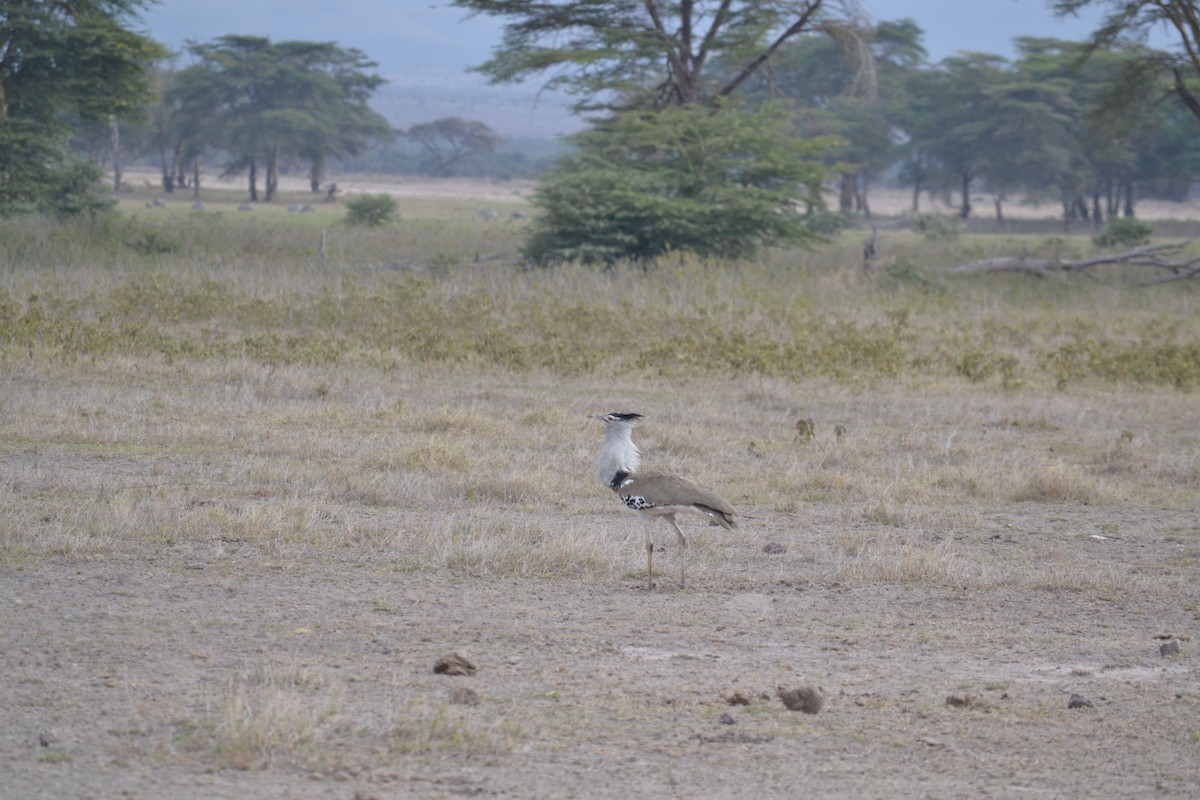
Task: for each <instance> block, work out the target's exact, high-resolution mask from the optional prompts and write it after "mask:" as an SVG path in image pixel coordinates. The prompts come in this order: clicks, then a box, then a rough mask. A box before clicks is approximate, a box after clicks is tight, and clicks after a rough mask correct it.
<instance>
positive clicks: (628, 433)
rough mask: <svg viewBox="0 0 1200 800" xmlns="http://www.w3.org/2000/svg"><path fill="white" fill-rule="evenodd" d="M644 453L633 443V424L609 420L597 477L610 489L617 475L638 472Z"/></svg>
mask: <svg viewBox="0 0 1200 800" xmlns="http://www.w3.org/2000/svg"><path fill="white" fill-rule="evenodd" d="M641 460H642V454H641V453H639V452H638V449H637V445H636V444H634V443H633V424H632V423H629V422H624V421H620V422H609V423H608V424H607V425H605V431H604V447H603V448H601V450H600V457H599V458H598V459H596V479H597V480H599V481H600V482H601V483H603V484H604V485H605V486H607V487H609V488H610V489H615V488H617V487H616V486H614V485H613V482H614V480H615V479H616V477H617V475H618V474H620V473H622V472H624V473H626V474H633V473H634V472H637V468H638V465H639V464H640V463H641Z"/></svg>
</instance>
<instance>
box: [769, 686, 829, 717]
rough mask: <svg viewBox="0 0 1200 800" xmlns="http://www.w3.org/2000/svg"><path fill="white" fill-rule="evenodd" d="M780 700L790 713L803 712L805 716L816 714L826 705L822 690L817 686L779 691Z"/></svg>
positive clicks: (781, 689) (781, 688)
mask: <svg viewBox="0 0 1200 800" xmlns="http://www.w3.org/2000/svg"><path fill="white" fill-rule="evenodd" d="M778 694H779V699H780V700H782V701H783V705H784V706H785V707H786V708H787V709H788V710H789V711H803V712H804V713H805V714H816V713H817V712H818V711H820V710H821V706H823V705H824V704H825V698H824V696H822V694H821V690H820V689H818V688H816V687H815V686H801V687H799V688H798V689H784V688H783V687H782V686H781V687H779V689H778Z"/></svg>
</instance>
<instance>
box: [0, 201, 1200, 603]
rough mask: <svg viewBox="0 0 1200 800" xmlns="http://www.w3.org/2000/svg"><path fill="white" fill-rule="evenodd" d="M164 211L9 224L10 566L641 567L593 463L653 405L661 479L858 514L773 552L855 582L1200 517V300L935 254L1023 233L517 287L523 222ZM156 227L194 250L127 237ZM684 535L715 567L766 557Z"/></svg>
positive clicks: (3, 539)
mask: <svg viewBox="0 0 1200 800" xmlns="http://www.w3.org/2000/svg"><path fill="white" fill-rule="evenodd" d="M321 211H322V213H321V214H318V215H315V217H314V219H316V218H318V217H319V218H321V219H324V217H326V216H328V214H326V213H325V212H326V211H327V209H322V210H321ZM171 213H173V212H171ZM169 216H170V215H169V214H167V216H164V217H162V218H161V219H160V218H158V217H153V216H145V215H139V216H137V217H133V218H127V219H125V220H123V221H122V222H121V223H120V224H119V226H118V229H117V231H116V234H115V236H114V235H113V233H112V232H111V231H109V232H107V233H104V232H99V233H96V232H88V231H71V230H69V229H67V230H63V229H58V228H54V227H52V226H46V227H39V226H38V225H31V226H27V227H25V228H21V229H15V228H14V229H12V230H10V231H9V232H10V233H12V234H13V237H12V238H13V247H12V248H9V249H8V250H7V251H6V254H5V255H4V256H3V257H0V361H2V363H3V364H4V366H5V369H6V377H5V383H4V391H3V393H0V512H2V515H0V558H3V559H5V560H8V561H14V560H22V559H37V558H42V557H46V556H51V555H53V556H63V557H69V558H86V557H101V556H103V557H120V556H125V555H145V554H151V553H157V554H162V553H167V554H172V553H182V554H186V556H187V557H189V558H218V559H221V558H236V557H257V558H271V559H294V558H300V557H312V556H313V554H330V553H336V554H339V556H340V557H347V556H349V557H362V558H367V557H370V558H373V559H378V558H385V559H388V560H390V561H391V562H392V563H394V564H395V566H396V567H397V568H400V569H405V570H427V569H436V570H445V571H449V572H452V573H456V574H463V575H475V576H481V577H489V578H490V577H497V576H520V577H533V576H539V577H545V578H550V579H554V578H568V577H583V578H587V579H591V580H611V579H613V578H614V577H621V576H626V575H636V574H637V572H638V571H639V570H640V569H641V548H640V547H639V546H638V545H637V541H636V540H637V537H638V535H639V532H638V529H637V523H636V521H635V520H632V519H630V518H628V517H626V516H622V514H621V509H619V508H617V507H615V506H614V505H613V504H612V503H611V498H610V497H607V496H606V494H605V493H604V492H603V490H602V489H600V488H599V487H597V486H595V485H594V482H593V481H592V479H591V477H590V474H591V460H592V458H593V456H594V452H595V448H596V445H597V443H598V439H599V430H597V429H596V426H595V425H594V424H591V423H589V422H588V421H587V420H586V419H585V418H584V414H585V413H586V412H592V411H596V410H603V409H610V408H634V409H637V410H639V411H642V412H643V413H646V414H647V415H648V417H649V420H648V423H647V424H646V426H645V427H644V428H643V430H642V432H641V438H640V441H641V443H642V445H643V447H644V449H645V452H646V454H647V464H648V465H655V466H667V467H670V468H674V469H678V470H680V471H683V472H685V473H689V474H691V475H693V476H694V477H696V478H697V479H699V480H701V481H702V482H708V483H714V482H720V483H721V485H722V486H723V487H724V488H723V491H724V492H725V493H726V494H727V495H728V496H729V497H730V499H732V500H733V501H734V502H735V504H737V505H739V506H742V507H749V508H751V509H753V510H754V511H753V513H754V515H755V516H756V517H757V520H751V522H752V523H754V522H756V521H761V523H762V524H763V526H764V527H765V528H766V529H767V530H765V531H764V532H762V533H761V534H760V533H758V532H756V530H755V525H754V524H750V525H748V526H747V534H746V535H747V536H748V537H749V538H748V539H747V541H750V542H754V541H755V537H756V536H760V535H761V536H763V537H767V536H770V535H772V533H771V530H773V529H783V528H786V527H787V525H788V524H790V523H786V522H785V521H788V520H792V519H796V520H803V519H805V518H808V517H811V515H812V514H813V512H814V511H821V510H835V511H836V519H833V520H831V521H830V522H829V523H828V524H827V525H826V526H824V527H823V528H821V529H819V530H818V531H816V532H812V533H806V532H805V531H804V529H803V527H802V526H801V527H799V528H797V529H796V530H795V531H788V530H781V533H787V534H788V537H789V538H790V541H791V542H792V543H793V544H795V545H796V546H798V547H799V546H802V547H803V549H804V550H805V552H806V553H807V556H806V557H807V558H809V559H811V562H810V563H812V564H814V565H815V566H816V568H817V569H818V572H819V573H820V574H824V575H827V576H829V577H830V579H833V580H839V581H849V582H856V583H861V582H871V581H884V582H900V583H905V582H940V583H945V584H948V585H950V584H957V583H964V582H965V583H971V582H975V583H977V584H979V585H981V586H990V585H996V584H998V583H1006V582H1007V583H1018V584H1027V583H1030V582H1038V581H1042V582H1044V580H1043V578H1027V577H1023V576H1022V573H1021V571H1020V569H1015V570H1014V569H1007V568H1005V569H998V568H994V567H993V566H992V565H990V564H989V563H988V558H987V557H983V559H982V562H981V556H980V554H979V553H978V552H976V551H975V550H974V549H973V544H972V542H971V541H967V540H964V539H963V535H964V532H970V531H977V530H983V529H987V528H988V527H989V525H990V524H991V523H990V521H989V520H990V518H991V517H992V516H994V515H995V514H997V513H1009V512H1014V510H1015V512H1019V513H1021V514H1023V515H1026V516H1033V517H1036V516H1038V515H1040V514H1043V513H1045V512H1044V511H1043V510H1044V509H1052V508H1086V509H1097V508H1099V509H1116V510H1124V509H1129V508H1133V509H1137V508H1151V507H1154V508H1166V509H1184V508H1189V507H1193V506H1194V501H1195V498H1196V496H1197V490H1198V488H1200V465H1198V462H1197V456H1196V453H1197V452H1200V447H1197V444H1198V442H1197V436H1198V434H1197V431H1196V430H1195V426H1194V423H1193V421H1192V420H1191V419H1190V417H1189V414H1188V413H1187V412H1188V408H1189V404H1188V403H1187V402H1186V401H1185V398H1186V397H1187V395H1186V394H1184V393H1182V392H1181V391H1180V389H1179V387H1183V388H1186V387H1187V386H1189V385H1191V381H1192V380H1193V377H1197V378H1200V360H1197V359H1195V358H1194V357H1193V355H1194V354H1193V350H1191V349H1188V348H1194V346H1195V343H1196V342H1197V341H1200V329H1198V328H1197V321H1196V320H1197V318H1198V315H1197V314H1196V313H1195V309H1196V299H1195V297H1194V293H1192V292H1191V291H1190V287H1186V288H1185V290H1183V291H1178V290H1164V291H1154V292H1131V291H1128V290H1122V289H1116V288H1112V287H1107V286H1088V287H1085V288H1080V287H1067V286H1046V285H1043V284H1039V285H1038V286H1036V287H1035V286H1033V285H1032V284H1031V283H1029V282H1027V281H1025V280H1023V279H1014V278H1003V279H986V280H979V281H977V282H973V283H967V282H959V283H951V282H950V281H949V280H948V279H946V278H945V276H944V275H939V270H940V269H941V268H943V267H944V266H946V265H949V264H952V263H955V262H957V261H960V260H964V259H967V258H976V257H983V256H986V255H989V254H991V253H993V252H996V251H1002V250H1004V249H1005V248H1009V247H1011V246H1012V244H1013V243H1012V242H1010V241H1007V240H1005V239H1002V238H999V237H990V238H989V237H974V238H968V239H964V240H961V241H960V242H958V243H954V244H952V245H946V244H944V243H943V244H939V243H930V242H926V241H924V240H922V239H920V238H918V237H916V236H915V235H912V234H905V233H898V234H894V235H891V236H889V237H888V248H889V250H888V254H887V258H889V259H891V260H892V262H894V263H895V264H900V263H904V264H908V265H909V266H910V267H912V265H913V264H920V265H921V266H920V268H919V269H917V268H916V267H913V268H911V269H910V268H907V267H906V268H905V269H903V270H892V271H891V272H887V271H885V273H886V274H883V275H877V276H868V275H863V274H862V273H861V270H858V269H851V268H848V267H847V266H846V264H847V263H853V260H854V258H855V257H856V256H855V254H856V252H857V248H858V247H859V243H858V242H857V240H856V239H854V238H853V237H847V238H845V239H843V240H839V241H838V242H835V243H833V244H831V245H829V246H827V247H825V248H823V249H821V250H820V251H818V252H814V253H786V252H775V253H770V254H767V255H766V256H764V258H763V259H762V260H761V261H760V262H756V263H753V264H739V265H731V266H730V265H715V264H704V263H697V262H696V261H695V260H692V259H688V258H678V259H672V260H667V261H665V262H663V263H662V264H659V265H658V266H657V268H656V269H654V270H653V271H651V272H642V271H641V270H640V269H638V268H636V267H629V266H626V267H622V268H620V269H617V270H615V271H612V272H602V271H597V270H590V269H583V268H580V267H566V268H563V269H559V270H555V271H535V272H522V271H520V270H515V269H513V268H511V267H508V266H502V265H496V264H492V263H490V262H483V263H474V262H473V259H474V254H475V253H476V252H478V251H479V250H480V248H482V247H484V246H485V245H486V246H488V247H492V248H495V247H500V248H504V247H509V246H514V245H515V244H516V243H517V242H518V238H517V235H518V231H517V230H516V229H515V228H514V226H505V227H495V226H492V227H489V225H488V224H487V223H485V222H483V221H481V220H479V219H478V218H477V217H475V216H474V215H473V214H472V213H470V209H469V208H467V209H466V210H465V211H464V210H463V209H454V208H451V207H449V206H447V207H445V208H443V209H442V213H441V219H440V221H439V219H426V220H422V221H421V222H419V223H414V224H409V225H402V226H399V227H398V228H396V229H394V230H390V231H375V232H362V234H361V236H360V234H359V233H357V232H356V234H355V239H354V242H353V245H352V247H353V248H356V249H345V250H337V249H336V248H335V249H334V250H333V252H332V255H331V263H329V264H326V265H324V266H320V265H317V264H316V263H314V262H313V261H312V260H311V259H309V258H307V257H302V253H303V252H304V249H305V248H306V247H308V244H311V242H309V243H308V244H305V242H307V241H308V240H307V239H305V238H304V237H305V236H306V235H307V233H309V232H311V231H315V230H316V229H317V228H318V227H320V226H319V225H317V224H316V223H314V222H313V220H312V219H303V220H300V219H295V220H293V219H289V218H285V217H284V216H283V215H274V216H273V217H271V218H270V219H257V218H256V220H250V219H247V218H244V217H238V216H236V215H234V216H233V217H232V218H229V217H227V216H222V215H221V214H220V213H214V214H210V215H199V216H197V215H192V216H188V217H186V219H187V222H186V223H184V222H183V219H184V218H183V217H182V216H180V217H179V219H175V218H174V217H171V218H170V220H168V217H169ZM177 216H179V215H177ZM268 216H270V215H268ZM435 216H436V215H435ZM171 220H173V224H171V225H167V224H166V222H167V221H171ZM320 221H321V220H320V219H318V220H317V222H320ZM328 221H329V220H325V222H328ZM310 229H311V230H310ZM298 232H299V233H298ZM151 233H153V236H151V237H150V240H149V241H159V239H161V237H166V236H171V237H175V238H176V239H178V241H179V243H180V245H181V247H180V249H179V250H178V251H173V252H170V253H162V254H158V255H157V256H153V257H149V256H146V255H145V254H144V253H141V251H137V250H136V249H134V250H131V248H130V245H129V241H130V240H131V237H133V240H134V241H135V243H137V242H139V241H142V240H141V239H139V238H138V237H145V236H149V235H150V234H151ZM460 234H461V235H460ZM89 237H90V238H89ZM156 237H158V238H156ZM334 240H335V241H337V240H338V235H335V237H334ZM1028 245H1030V243H1029V242H1028V241H1025V242H1023V244H1022V246H1028ZM347 246H348V247H350V246H351V244H350V242H347ZM1032 246H1034V248H1035V249H1036V248H1037V247H1039V246H1043V245H1041V244H1038V243H1036V242H1035V243H1033V245H1032ZM1044 246H1045V247H1051V246H1052V247H1068V246H1069V247H1078V248H1086V247H1088V246H1089V245H1087V244H1086V240H1083V241H1082V242H1080V241H1072V240H1063V241H1058V242H1054V243H1049V244H1044ZM223 248H224V249H223ZM446 248H450V249H446ZM144 249H145V248H143V250H144ZM400 252H402V253H405V254H406V255H405V256H404V258H405V259H406V264H407V266H404V267H403V268H392V267H389V266H388V265H387V264H386V263H384V262H383V261H381V259H382V258H383V255H384V254H385V253H390V254H391V255H390V256H389V257H392V258H394V257H395V254H396V253H400ZM133 253H138V254H133ZM234 253H237V254H239V256H238V257H237V258H234V257H232V254H234ZM242 253H253V254H255V255H254V256H253V257H252V258H249V259H248V260H247V259H243V258H241V256H240V254H242ZM97 265H99V266H97ZM914 270H915V271H914ZM633 289H636V291H634V290H633ZM35 296H36V297H35ZM636 341H641V342H642V344H641V345H637V346H632V345H631V344H630V343H632V342H636ZM1105 343H1107V345H1106V344H1105ZM1105 347H1108V349H1107V350H1106V349H1105ZM1148 364H1149V365H1151V366H1152V367H1153V369H1147V367H1146V365H1148ZM1064 387H1065V390H1064ZM801 419H804V420H808V419H811V420H812V421H813V423H814V435H813V436H812V437H811V438H806V437H798V436H797V434H796V423H797V421H798V420H801ZM695 539H696V542H695V546H694V548H693V558H694V559H695V560H696V562H697V569H698V570H699V572H698V573H697V574H698V575H701V576H703V575H705V574H708V575H710V576H713V577H717V576H719V575H720V573H721V572H722V571H723V570H726V569H731V568H733V567H731V566H730V565H731V564H736V563H738V562H739V561H743V560H744V559H743V558H742V555H744V554H739V553H734V554H732V555H731V554H730V553H729V552H728V550H727V546H728V545H727V540H725V539H724V538H722V537H720V536H709V535H708V533H707V532H706V531H701V532H699V533H698V535H697V536H696V537H695ZM672 549H673V548H671V547H670V546H668V548H667V553H666V555H665V556H664V558H665V560H666V562H667V563H666V564H665V565H664V568H668V569H669V568H670V561H671V559H672V558H673V554H672V553H671V550H672ZM704 570H708V573H705V572H704ZM822 570H823V572H822ZM1068 572H1070V571H1068ZM1117 573H1120V568H1117ZM1041 574H1043V575H1050V573H1049V572H1048V571H1043V573H1041ZM1071 574H1072V575H1073V574H1074V573H1071ZM1047 580H1049V582H1050V583H1054V582H1055V581H1056V580H1057V581H1059V582H1061V583H1062V584H1064V585H1070V584H1074V583H1078V582H1079V581H1080V580H1083V581H1084V582H1088V581H1089V580H1090V579H1086V576H1085V578H1078V576H1076V577H1071V575H1068V574H1066V573H1062V575H1061V576H1060V577H1059V578H1055V577H1053V576H1052V575H1051V577H1050V578H1048V579H1047ZM1105 580H1107V579H1105ZM1091 582H1092V583H1096V581H1091ZM1100 582H1103V581H1100Z"/></svg>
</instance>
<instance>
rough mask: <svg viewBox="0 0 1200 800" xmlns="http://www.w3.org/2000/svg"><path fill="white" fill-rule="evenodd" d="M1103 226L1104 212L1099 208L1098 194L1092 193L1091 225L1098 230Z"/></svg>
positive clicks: (1097, 192)
mask: <svg viewBox="0 0 1200 800" xmlns="http://www.w3.org/2000/svg"><path fill="white" fill-rule="evenodd" d="M1103 224H1104V211H1103V209H1101V208H1100V192H1099V191H1095V192H1092V225H1094V226H1095V227H1097V228H1099V227H1100V226H1101V225H1103Z"/></svg>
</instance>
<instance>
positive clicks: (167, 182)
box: [158, 128, 175, 192]
mask: <svg viewBox="0 0 1200 800" xmlns="http://www.w3.org/2000/svg"><path fill="white" fill-rule="evenodd" d="M158 158H159V161H160V162H161V164H160V166H161V167H162V188H163V191H164V192H170V191H171V190H172V189H174V188H175V187H174V186H173V185H172V183H171V168H170V167H171V165H170V163H169V162H168V161H167V135H166V133H165V132H164V131H163V129H162V128H159V129H158Z"/></svg>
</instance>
